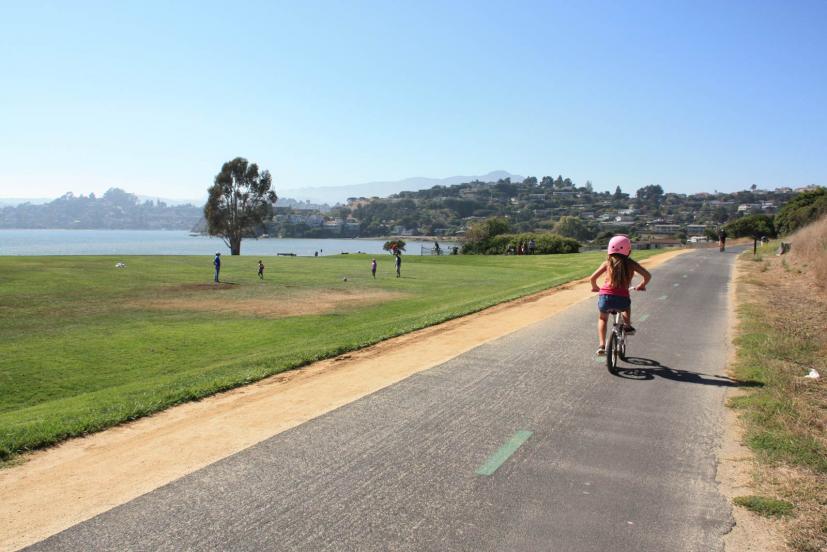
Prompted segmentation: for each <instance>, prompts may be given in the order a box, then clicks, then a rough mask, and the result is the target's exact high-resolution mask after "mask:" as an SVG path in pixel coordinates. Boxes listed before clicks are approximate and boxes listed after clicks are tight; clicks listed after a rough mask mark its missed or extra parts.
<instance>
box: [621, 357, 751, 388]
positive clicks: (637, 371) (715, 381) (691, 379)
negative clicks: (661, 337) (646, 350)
mask: <svg viewBox="0 0 827 552" xmlns="http://www.w3.org/2000/svg"><path fill="white" fill-rule="evenodd" d="M622 362H623V363H625V364H631V365H632V366H631V367H630V366H622V365H620V366H618V367H617V374H615V375H616V376H617V377H619V378H624V379H630V380H640V381H648V380H653V379H655V377H659V378H663V379H668V380H672V381H679V382H683V383H694V384H697V385H715V386H717V387H763V386H764V384H763V383H761V382H759V381H752V380H750V381H740V380H735V379H732V378H729V377H727V376H722V375H719V374H705V373H703V372H690V371H688V370H678V369H675V368H670V367H669V366H664V365H663V364H661V363H660V362H658V361H657V360H652V359H651V358H642V357H626V359H625V360H623V361H622Z"/></svg>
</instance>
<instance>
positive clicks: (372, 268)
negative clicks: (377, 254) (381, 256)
mask: <svg viewBox="0 0 827 552" xmlns="http://www.w3.org/2000/svg"><path fill="white" fill-rule="evenodd" d="M370 273H371V274H373V279H374V280H375V279H376V259H373V260H372V261H371V262H370Z"/></svg>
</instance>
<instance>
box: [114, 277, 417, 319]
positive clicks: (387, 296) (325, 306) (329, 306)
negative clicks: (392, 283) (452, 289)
mask: <svg viewBox="0 0 827 552" xmlns="http://www.w3.org/2000/svg"><path fill="white" fill-rule="evenodd" d="M219 289H221V288H219V287H215V288H212V287H211V285H210V284H206V285H203V286H200V285H199V286H198V287H193V286H190V287H189V288H187V290H186V292H185V293H177V294H175V295H173V294H172V293H170V294H168V296H166V297H164V296H162V297H155V298H147V299H142V300H139V301H133V302H131V303H130V304H129V306H130V307H131V308H137V309H147V310H164V311H173V312H182V311H186V312H209V313H234V314H240V315H249V316H256V317H265V318H281V317H285V316H309V315H317V314H328V313H331V312H335V311H341V310H347V309H351V308H358V307H365V306H369V305H376V304H379V303H384V302H386V301H392V300H394V299H401V298H404V297H405V294H403V293H398V292H391V291H385V290H381V289H377V290H336V289H328V290H324V293H320V292H319V291H318V290H307V291H305V290H299V291H292V292H290V293H286V294H282V295H278V296H276V295H273V294H272V293H261V294H259V295H258V296H256V295H255V294H252V295H253V296H248V297H233V298H232V300H228V299H227V297H225V292H223V291H219ZM224 289H229V288H224ZM175 291H179V290H178V289H176V290H175Z"/></svg>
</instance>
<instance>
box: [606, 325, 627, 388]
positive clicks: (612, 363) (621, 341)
mask: <svg viewBox="0 0 827 552" xmlns="http://www.w3.org/2000/svg"><path fill="white" fill-rule="evenodd" d="M609 314H613V315H614V323H613V324H612V334H611V335H610V336H609V344H608V346H607V347H606V366H607V367H608V368H609V372H610V373H611V374H614V375H617V363H618V362H619V361H621V360H626V323H625V322H624V321H623V315H622V314H621V313H620V311H617V310H610V311H609Z"/></svg>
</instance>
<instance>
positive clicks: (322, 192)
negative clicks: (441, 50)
mask: <svg viewBox="0 0 827 552" xmlns="http://www.w3.org/2000/svg"><path fill="white" fill-rule="evenodd" d="M502 178H511V180H512V181H514V182H518V181H522V180H523V177H522V176H519V175H516V174H511V173H510V172H507V171H492V172H490V173H488V174H483V175H479V176H449V177H448V178H427V177H420V176H418V177H413V178H406V179H404V180H390V181H381V182H366V183H364V184H350V185H345V186H322V187H318V188H289V189H281V188H279V187H276V193H277V194H278V196H279V198H280V199H281V198H283V199H284V200H291V199H292V200H295V202H307V201H309V202H311V203H314V204H319V205H318V206H324V204H328V205H331V206H332V205H335V204H336V203H345V202H347V199H348V198H349V197H387V196H389V195H391V194H397V193H399V192H418V191H419V190H427V189H428V188H432V187H434V186H451V185H453V184H462V183H464V182H472V181H474V180H479V181H480V182H496V181H498V180H500V179H502ZM136 197H137V198H138V199H139V200H140V201H141V202H143V201H148V200H150V201H162V202H164V203H166V204H167V205H187V204H190V205H195V206H197V207H201V206H203V205H204V203H206V201H207V197H206V195H205V196H204V197H202V198H201V199H168V198H163V197H157V196H145V195H136ZM53 199H55V198H42V197H41V198H19V197H0V207H2V206H15V205H21V204H23V203H31V204H33V205H40V204H43V203H49V202H50V201H52V200H53ZM295 202H290V201H287V203H288V204H290V205H289V206H294V205H292V204H293V203H295ZM280 203H282V202H280ZM314 207H316V206H315V205H314Z"/></svg>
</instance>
